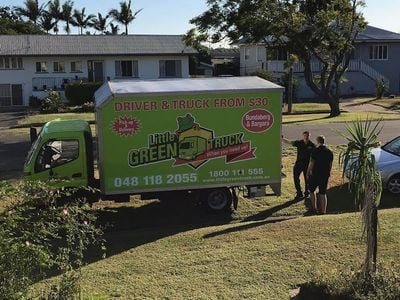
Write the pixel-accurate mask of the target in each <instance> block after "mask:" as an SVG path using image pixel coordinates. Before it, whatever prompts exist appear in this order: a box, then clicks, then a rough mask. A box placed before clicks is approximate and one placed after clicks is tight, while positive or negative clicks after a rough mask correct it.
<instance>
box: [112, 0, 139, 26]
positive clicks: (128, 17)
mask: <svg viewBox="0 0 400 300" xmlns="http://www.w3.org/2000/svg"><path fill="white" fill-rule="evenodd" d="M131 5H132V2H131V0H128V1H121V2H120V3H119V6H120V10H117V9H111V10H110V11H109V13H108V14H109V15H110V16H111V17H112V18H113V19H114V20H115V21H117V22H119V23H121V24H122V25H124V26H125V34H128V25H129V24H130V23H132V22H133V21H134V20H135V19H136V16H137V15H138V14H139V13H140V12H141V11H142V10H143V8H141V9H139V10H138V11H136V12H133V11H132V9H131Z"/></svg>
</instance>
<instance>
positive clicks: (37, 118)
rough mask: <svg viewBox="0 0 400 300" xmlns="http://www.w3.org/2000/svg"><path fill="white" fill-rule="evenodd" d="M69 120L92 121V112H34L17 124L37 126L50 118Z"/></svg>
mask: <svg viewBox="0 0 400 300" xmlns="http://www.w3.org/2000/svg"><path fill="white" fill-rule="evenodd" d="M55 119H61V120H71V119H81V120H85V121H94V113H61V114H35V115H29V116H27V117H26V118H24V119H22V120H20V121H19V122H18V125H20V126H26V127H29V126H39V124H44V123H46V122H49V121H51V120H55Z"/></svg>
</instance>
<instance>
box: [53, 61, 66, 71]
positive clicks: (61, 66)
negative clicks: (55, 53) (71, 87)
mask: <svg viewBox="0 0 400 300" xmlns="http://www.w3.org/2000/svg"><path fill="white" fill-rule="evenodd" d="M53 72H54V73H64V72H65V62H60V61H55V62H54V63H53Z"/></svg>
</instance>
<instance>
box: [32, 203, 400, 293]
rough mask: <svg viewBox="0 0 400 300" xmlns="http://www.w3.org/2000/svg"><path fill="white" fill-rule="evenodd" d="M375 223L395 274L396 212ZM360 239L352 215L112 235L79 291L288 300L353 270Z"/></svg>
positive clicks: (399, 227) (398, 226)
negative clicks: (324, 276)
mask: <svg viewBox="0 0 400 300" xmlns="http://www.w3.org/2000/svg"><path fill="white" fill-rule="evenodd" d="M379 216H380V238H379V258H380V260H381V261H384V263H385V264H387V265H394V266H395V267H399V266H400V265H399V261H398V255H397V253H398V249H399V247H400V240H399V239H398V238H397V237H398V235H399V233H400V223H399V222H398V219H399V217H400V209H392V210H385V211H381V212H380V213H379ZM360 236H361V227H360V216H359V215H358V214H354V213H352V214H343V215H330V216H315V217H307V218H299V219H294V220H285V221H281V222H275V223H273V222H267V221H253V222H243V223H236V224H228V225H222V226H208V227H198V228H193V227H190V226H186V227H163V228H149V229H137V230H129V231H120V232H114V233H110V234H109V241H110V242H111V244H110V245H109V250H108V251H109V256H108V258H106V259H103V260H98V261H95V262H93V263H91V264H90V265H88V266H87V267H85V268H84V269H83V277H84V281H83V287H84V291H85V293H86V294H87V295H99V298H100V296H102V297H103V299H115V298H119V299H271V300H273V299H288V298H289V297H288V296H289V292H290V290H292V289H294V288H296V287H297V286H299V285H300V284H302V283H304V282H306V281H308V280H310V279H311V277H312V275H311V274H312V273H313V272H315V271H317V270H318V271H321V270H322V271H323V270H325V272H326V273H328V274H329V273H334V272H336V271H337V270H340V269H345V270H349V269H350V268H351V267H355V268H357V267H359V266H360V265H361V263H362V259H363V255H364V245H363V242H362V241H361V239H360ZM36 288H37V289H40V287H36Z"/></svg>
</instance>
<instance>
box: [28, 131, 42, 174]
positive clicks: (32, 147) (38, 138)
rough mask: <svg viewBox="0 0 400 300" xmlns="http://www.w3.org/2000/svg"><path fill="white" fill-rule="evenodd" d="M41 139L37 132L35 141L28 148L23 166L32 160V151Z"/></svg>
mask: <svg viewBox="0 0 400 300" xmlns="http://www.w3.org/2000/svg"><path fill="white" fill-rule="evenodd" d="M41 140H42V139H41V137H40V132H39V134H38V137H37V139H36V141H35V142H34V143H33V144H32V146H31V148H30V149H29V152H28V155H27V157H26V160H25V166H26V165H28V164H30V162H31V160H32V155H33V152H35V149H36V147H37V146H38V145H40V142H41Z"/></svg>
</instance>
